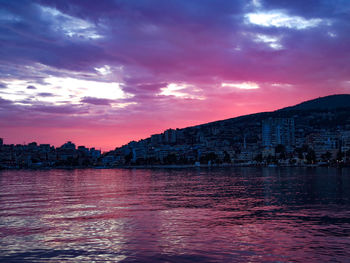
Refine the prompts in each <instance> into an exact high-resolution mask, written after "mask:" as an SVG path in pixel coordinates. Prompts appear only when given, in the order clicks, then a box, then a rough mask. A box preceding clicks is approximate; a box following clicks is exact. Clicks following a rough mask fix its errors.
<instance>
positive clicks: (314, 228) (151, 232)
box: [0, 167, 350, 263]
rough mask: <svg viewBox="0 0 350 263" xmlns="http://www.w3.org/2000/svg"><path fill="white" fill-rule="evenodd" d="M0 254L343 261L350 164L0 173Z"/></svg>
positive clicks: (347, 246)
mask: <svg viewBox="0 0 350 263" xmlns="http://www.w3.org/2000/svg"><path fill="white" fill-rule="evenodd" d="M0 262H303V263H304V262H350V170H349V169H337V168H306V167H304V168H288V167H285V168H278V167H276V168H268V167H266V168H253V167H242V168H234V167H232V168H229V167H227V168H204V169H203V168H192V169H77V170H42V171H39V170H31V171H29V170H27V171H26V170H16V171H0Z"/></svg>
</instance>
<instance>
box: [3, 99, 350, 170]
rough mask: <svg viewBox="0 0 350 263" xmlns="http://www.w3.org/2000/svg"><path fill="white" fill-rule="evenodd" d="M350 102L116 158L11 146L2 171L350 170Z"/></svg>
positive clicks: (269, 115) (248, 118)
mask: <svg viewBox="0 0 350 263" xmlns="http://www.w3.org/2000/svg"><path fill="white" fill-rule="evenodd" d="M349 164H350V95H349V94H341V95H331V96H326V97H321V98H317V99H314V100H310V101H306V102H303V103H300V104H298V105H295V106H291V107H287V108H283V109H280V110H277V111H273V112H262V113H256V114H251V115H245V116H240V117H237V118H232V119H226V120H220V121H215V122H211V123H206V124H202V125H198V126H193V127H187V128H183V129H168V130H166V131H164V132H163V133H160V134H153V135H151V136H150V137H149V138H146V139H142V140H140V141H131V142H129V143H128V144H126V145H123V146H122V147H119V148H116V149H115V150H113V151H109V152H106V153H103V154H102V153H101V151H100V150H96V149H95V148H90V149H89V148H86V147H85V146H78V147H76V145H75V144H74V143H72V142H67V143H65V144H63V145H62V146H61V147H57V148H55V147H54V146H51V145H49V144H40V145H38V144H37V143H36V142H32V143H29V144H27V145H21V144H17V145H14V144H10V145H9V144H5V143H4V140H3V139H1V138H0V169H1V168H2V169H28V168H29V169H35V168H85V167H98V168H113V167H154V168H156V167H192V166H204V167H206V166H349Z"/></svg>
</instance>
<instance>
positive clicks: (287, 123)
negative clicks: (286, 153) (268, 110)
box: [262, 118, 295, 150]
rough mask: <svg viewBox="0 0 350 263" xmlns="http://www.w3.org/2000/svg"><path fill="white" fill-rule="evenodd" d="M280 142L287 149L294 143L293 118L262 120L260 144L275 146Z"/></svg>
mask: <svg viewBox="0 0 350 263" xmlns="http://www.w3.org/2000/svg"><path fill="white" fill-rule="evenodd" d="M279 144H282V145H284V146H285V147H286V149H287V150H291V149H292V146H294V145H295V128H294V119H293V118H269V119H266V120H264V121H263V122H262V145H263V146H264V147H276V146H277V145H279Z"/></svg>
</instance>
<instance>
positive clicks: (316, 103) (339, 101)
mask: <svg viewBox="0 0 350 263" xmlns="http://www.w3.org/2000/svg"><path fill="white" fill-rule="evenodd" d="M346 107H350V94H337V95H330V96H326V97H320V98H317V99H313V100H309V101H305V102H302V103H300V104H297V105H295V106H291V107H287V108H283V109H281V110H283V111H286V110H323V109H337V108H346Z"/></svg>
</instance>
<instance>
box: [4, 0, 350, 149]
mask: <svg viewBox="0 0 350 263" xmlns="http://www.w3.org/2000/svg"><path fill="white" fill-rule="evenodd" d="M341 93H350V1H349V0H308V1H305V0H290V1H289V0H266V1H264V0H245V1H243V0H231V1H227V0H167V1H164V0H135V1H130V0H101V1H95V0H52V1H45V0H32V1H26V0H16V1H13V0H0V137H2V138H3V139H4V143H6V144H10V143H14V144H17V143H29V142H32V141H36V142H38V143H50V144H53V145H55V146H60V145H62V144H63V143H65V142H66V141H68V140H71V141H73V142H75V143H76V144H77V145H85V146H87V147H94V146H95V147H97V148H101V149H102V150H110V149H114V148H115V147H117V146H121V145H123V144H126V143H128V142H129V141H131V140H139V139H142V138H146V137H149V136H150V135H151V134H156V133H161V132H162V131H164V130H165V129H168V128H184V127H187V126H193V125H197V124H202V123H207V122H210V121H216V120H222V119H227V118H232V117H236V116H240V115H245V114H250V113H256V112H261V111H272V110H276V109H279V108H282V107H285V106H290V105H295V104H297V103H300V102H302V101H305V100H308V99H313V98H317V97H320V96H326V95H331V94H341Z"/></svg>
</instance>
